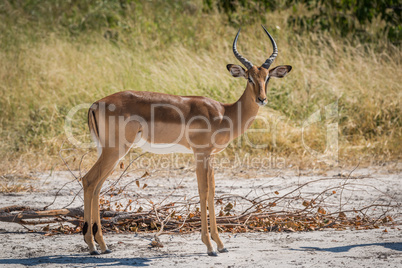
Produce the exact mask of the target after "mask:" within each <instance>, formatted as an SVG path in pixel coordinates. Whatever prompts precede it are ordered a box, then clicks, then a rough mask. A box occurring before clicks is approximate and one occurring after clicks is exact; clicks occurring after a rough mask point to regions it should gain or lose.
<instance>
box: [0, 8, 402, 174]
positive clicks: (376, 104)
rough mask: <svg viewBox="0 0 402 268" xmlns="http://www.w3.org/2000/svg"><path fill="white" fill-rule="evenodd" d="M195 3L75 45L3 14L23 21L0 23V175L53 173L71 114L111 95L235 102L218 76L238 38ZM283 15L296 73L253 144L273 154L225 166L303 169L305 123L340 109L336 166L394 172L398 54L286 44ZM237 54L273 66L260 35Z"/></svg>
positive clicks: (323, 38) (245, 34)
mask: <svg viewBox="0 0 402 268" xmlns="http://www.w3.org/2000/svg"><path fill="white" fill-rule="evenodd" d="M197 3H198V2H197ZM197 3H195V4H194V6H192V7H187V9H185V11H186V12H184V13H180V16H178V14H176V13H177V12H179V11H175V10H174V9H165V11H164V12H165V13H166V14H165V13H163V14H162V13H161V12H162V11H157V12H154V11H155V10H154V8H153V7H152V5H151V4H147V3H143V6H142V9H141V11H138V10H135V11H133V12H134V13H136V14H137V16H136V17H134V18H132V19H130V20H128V19H127V20H125V21H124V22H125V25H126V26H127V27H126V28H124V27H120V28H119V27H117V28H113V29H111V30H110V29H107V28H106V27H103V28H102V27H100V29H99V30H95V31H87V32H85V34H80V35H74V36H71V35H69V34H67V33H66V32H65V30H64V28H60V27H58V26H57V27H54V28H51V27H47V26H46V25H44V22H43V21H42V22H41V21H38V22H36V23H31V24H30V23H29V19H28V18H26V17H24V14H23V13H22V11H21V10H20V9H17V8H16V9H12V8H11V7H7V5H3V6H0V7H1V8H2V9H3V10H9V11H10V10H11V11H12V12H11V11H10V12H11V13H12V14H14V15H15V16H17V17H18V16H20V17H18V20H17V19H15V20H14V19H12V18H11V17H10V16H9V15H7V14H4V13H0V21H1V22H0V31H1V32H2V36H1V38H0V62H1V65H0V80H1V84H0V106H1V109H0V124H1V130H0V137H1V139H0V156H1V157H2V158H3V159H4V161H1V164H0V170H1V172H2V173H15V172H17V173H18V172H20V171H21V170H28V169H31V170H32V169H51V168H57V167H58V165H60V164H61V161H60V159H59V158H58V151H59V149H60V147H61V144H62V142H63V141H64V140H65V134H64V129H63V126H64V118H65V116H66V114H67V113H68V111H69V110H70V109H71V108H72V107H74V106H76V105H78V104H81V103H92V102H93V101H95V100H97V99H99V98H101V97H103V96H105V95H108V94H111V93H114V92H117V91H122V90H147V91H158V92H166V93H171V94H181V95H203V96H207V97H211V98H214V99H217V100H219V101H222V102H233V101H235V100H236V99H237V98H238V97H239V96H240V95H241V93H242V91H243V90H244V87H245V81H244V80H240V79H234V78H232V77H231V76H230V75H229V74H228V72H227V70H226V67H225V66H226V64H228V63H237V60H236V59H235V58H234V56H233V53H232V51H231V43H232V40H233V37H234V35H235V32H236V29H235V28H234V27H231V26H230V25H227V23H226V20H225V17H224V16H223V15H220V14H217V13H214V12H212V13H210V14H206V13H202V12H201V11H200V7H199V3H198V4H197ZM197 5H198V6H197ZM138 12H140V13H138ZM175 12H176V13H175ZM11 13H10V14H11ZM138 14H140V15H138ZM289 15H290V12H285V11H277V12H273V13H269V14H267V15H266V20H267V21H269V22H270V23H269V27H270V31H271V32H272V34H273V35H274V36H275V38H276V40H277V43H278V46H279V49H280V54H279V57H278V58H277V60H276V64H277V65H279V64H290V65H292V66H293V67H294V68H293V70H292V72H291V74H290V75H289V76H287V77H286V78H284V79H281V80H279V79H277V80H272V81H271V82H270V86H269V88H270V93H269V99H270V103H269V105H268V107H267V108H262V109H261V111H260V114H261V116H263V117H266V118H268V122H269V125H270V126H271V128H269V131H268V132H267V133H265V134H264V135H259V136H258V135H255V134H253V135H254V136H253V139H254V140H255V141H256V142H264V143H268V145H269V146H268V148H266V149H264V150H256V149H252V148H250V146H248V145H247V144H246V143H244V142H242V143H240V144H241V145H240V146H238V144H239V142H235V143H234V144H235V145H233V146H231V147H230V148H229V150H227V151H226V152H225V153H223V155H224V156H231V155H233V153H234V152H240V153H252V154H266V153H267V152H268V151H274V152H275V153H276V154H277V155H281V156H284V157H293V158H294V159H298V160H300V159H305V158H307V156H308V153H307V152H306V150H305V148H304V147H303V144H302V142H301V125H302V123H303V121H304V120H306V119H307V118H308V117H309V116H310V115H311V114H312V113H314V112H315V111H317V110H319V109H321V111H323V108H324V107H325V106H326V105H328V104H331V103H333V102H335V101H338V105H339V121H338V122H339V147H340V148H339V149H340V151H339V152H340V160H341V161H344V162H343V163H349V164H352V163H355V162H358V161H361V160H362V159H365V160H367V163H373V161H374V163H378V162H379V161H390V160H397V161H399V159H400V152H401V151H402V148H401V143H400V140H401V136H402V135H401V134H402V133H401V118H400V116H401V109H400V107H401V94H402V90H401V85H402V76H400V75H398V74H399V73H401V71H402V70H401V55H402V53H401V49H400V48H399V47H394V46H392V45H388V44H386V43H380V44H377V45H365V44H356V43H353V44H351V43H348V42H347V41H346V40H340V39H338V38H336V37H331V36H329V35H327V34H325V33H309V34H307V35H305V36H298V35H294V34H293V31H292V29H290V28H288V26H287V24H286V19H287V17H288V16H289ZM173 16H175V19H173ZM24 18H25V19H26V20H27V21H25V20H24ZM49 28H50V29H49ZM127 28H128V30H127ZM108 31H109V32H110V33H112V34H118V39H117V40H107V39H105V37H104V35H103V33H105V32H108ZM239 50H240V51H241V53H242V54H244V55H246V56H247V58H249V59H250V60H251V61H252V62H254V63H255V64H260V63H262V62H263V61H264V60H265V58H266V57H267V56H268V55H269V52H270V50H271V48H270V45H269V41H268V39H267V38H266V36H264V33H263V31H262V30H261V28H260V26H259V24H258V23H252V24H250V25H244V27H243V28H242V34H241V36H240V40H239ZM74 120H75V121H74V124H73V126H74V129H75V132H76V133H77V135H81V136H82V137H83V138H84V139H88V137H87V135H86V134H87V132H88V131H87V128H86V111H85V110H82V111H80V113H78V114H77V116H76V117H75V118H74ZM276 122H277V124H276ZM275 124H276V125H277V127H276V128H273V127H272V126H274V125H275ZM261 125H263V124H262V122H256V123H255V127H258V126H261ZM273 129H276V131H274V130H273ZM325 131H326V128H325V122H324V121H322V122H320V123H319V124H316V125H314V126H312V127H311V128H310V129H309V131H308V135H307V138H306V144H308V146H310V147H311V148H314V149H316V150H318V151H321V152H323V151H324V150H325V135H326V134H325V133H326V132H325ZM273 136H275V137H273ZM273 140H275V144H274V142H273Z"/></svg>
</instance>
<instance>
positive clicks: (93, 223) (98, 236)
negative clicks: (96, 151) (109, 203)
mask: <svg viewBox="0 0 402 268" xmlns="http://www.w3.org/2000/svg"><path fill="white" fill-rule="evenodd" d="M119 159H120V157H119V153H118V152H114V151H111V149H104V150H103V152H102V154H101V155H100V157H99V159H98V161H97V162H96V163H95V165H94V166H93V167H92V168H91V169H90V171H89V172H88V173H87V175H85V176H84V178H83V179H82V183H83V186H84V227H83V234H84V241H85V242H86V243H87V245H88V248H89V252H90V253H91V255H99V254H100V253H99V252H98V251H97V250H96V247H95V243H94V238H95V241H96V242H97V243H98V244H99V246H100V248H101V251H102V253H110V251H109V250H108V248H107V246H106V243H105V241H104V239H103V236H102V226H101V222H100V215H99V192H100V189H101V187H102V184H103V182H104V181H105V180H106V178H107V177H108V176H109V175H110V173H112V171H113V168H114V167H115V166H116V163H117V161H118V160H119Z"/></svg>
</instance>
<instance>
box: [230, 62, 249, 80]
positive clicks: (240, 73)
mask: <svg viewBox="0 0 402 268" xmlns="http://www.w3.org/2000/svg"><path fill="white" fill-rule="evenodd" d="M226 68H227V69H228V71H229V72H230V74H231V75H232V76H233V77H244V78H246V70H244V69H243V67H241V66H240V65H235V64H228V65H226Z"/></svg>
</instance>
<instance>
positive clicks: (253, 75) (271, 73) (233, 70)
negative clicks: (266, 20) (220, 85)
mask: <svg viewBox="0 0 402 268" xmlns="http://www.w3.org/2000/svg"><path fill="white" fill-rule="evenodd" d="M261 26H262V25H261ZM262 28H264V31H265V32H266V34H267V35H268V37H269V39H270V40H271V43H272V46H273V49H274V51H273V52H272V54H271V56H270V57H269V58H268V59H267V60H266V61H265V62H264V63H263V64H262V65H261V66H260V67H257V66H253V64H252V63H251V62H250V61H248V60H247V59H246V58H244V57H243V56H242V55H240V53H239V52H238V51H237V39H238V38H239V34H240V29H239V31H238V32H237V35H236V37H235V39H234V41H233V53H234V55H235V56H236V58H237V59H238V60H239V61H240V62H241V63H242V64H243V65H244V66H246V68H247V70H245V69H244V68H243V67H241V66H240V65H235V64H228V65H227V66H226V68H227V69H228V70H229V72H230V74H231V75H232V76H233V77H243V78H245V79H247V81H248V82H247V86H248V87H251V88H252V90H253V92H254V94H255V101H256V102H257V104H258V105H260V106H263V105H265V104H267V103H268V101H267V85H268V81H269V79H270V78H271V77H277V78H282V77H284V76H285V75H286V74H287V73H288V72H290V71H291V70H292V66H290V65H280V66H276V67H274V68H272V69H269V67H270V66H271V64H272V62H273V61H274V60H275V58H276V56H278V47H277V46H276V43H275V40H274V39H273V38H272V36H271V35H270V34H269V32H268V31H267V29H265V27H264V26H262Z"/></svg>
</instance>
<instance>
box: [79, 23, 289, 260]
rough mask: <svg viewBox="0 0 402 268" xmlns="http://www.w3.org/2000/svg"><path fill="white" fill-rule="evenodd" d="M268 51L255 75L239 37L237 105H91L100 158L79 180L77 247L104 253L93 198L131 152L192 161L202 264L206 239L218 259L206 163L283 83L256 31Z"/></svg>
mask: <svg viewBox="0 0 402 268" xmlns="http://www.w3.org/2000/svg"><path fill="white" fill-rule="evenodd" d="M262 27H263V29H264V31H265V33H266V34H267V35H268V37H269V39H270V40H271V43H272V46H273V53H272V54H271V56H270V57H269V58H268V59H267V60H266V61H265V62H264V64H262V65H261V66H260V67H257V66H254V65H253V64H252V63H251V62H250V61H248V60H247V59H246V58H244V57H243V56H241V55H240V53H239V52H238V51H237V48H236V46H237V39H238V37H239V33H240V30H239V31H238V33H237V35H236V37H235V39H234V42H233V53H234V55H235V56H236V58H237V59H238V60H239V61H240V62H241V63H242V64H243V65H244V66H245V67H246V68H247V70H245V69H244V68H243V67H241V66H239V65H234V64H228V65H227V66H226V67H227V69H228V71H229V72H230V74H231V75H232V76H233V77H243V78H245V79H246V80H247V86H246V89H245V90H244V93H243V95H242V96H241V97H240V99H239V100H238V101H237V102H235V103H232V104H223V103H220V102H218V101H215V100H212V99H209V98H206V97H202V96H175V95H169V94H163V93H155V92H146V91H141V92H137V91H124V92H118V93H115V94H113V95H110V96H107V97H105V98H103V99H101V100H99V101H97V102H95V103H94V104H93V105H92V106H91V107H90V109H89V111H88V125H89V129H90V132H91V135H92V137H93V139H94V140H95V142H96V144H97V147H98V154H99V158H98V160H97V162H96V163H95V164H94V166H93V167H92V168H91V169H90V170H89V172H88V173H87V174H86V175H85V176H84V177H83V179H82V183H83V187H84V226H83V234H84V240H85V242H86V243H87V244H88V247H89V252H90V254H92V255H98V254H100V253H99V252H98V251H97V250H96V247H95V242H97V243H98V244H99V247H100V249H101V253H110V252H111V251H110V250H109V249H108V247H107V246H106V243H105V241H104V239H103V236H102V229H101V221H100V216H99V192H100V190H101V187H102V185H103V183H104V181H105V180H106V178H107V177H108V176H109V175H110V174H111V172H112V170H113V169H114V167H115V166H116V164H117V163H118V161H119V160H120V159H121V158H123V157H124V156H125V155H126V154H127V152H128V151H129V149H130V148H131V147H140V148H142V149H143V150H145V151H149V152H154V153H172V152H180V153H193V154H194V156H195V162H196V175H197V182H198V192H199V198H200V207H201V240H202V242H203V243H204V244H205V245H206V246H207V253H208V255H209V256H217V253H216V252H215V251H214V248H213V246H212V243H211V239H210V236H209V232H208V219H207V210H208V212H209V218H210V232H211V238H212V240H213V241H215V242H216V244H217V249H218V251H219V252H227V249H226V248H225V247H224V245H223V243H222V241H221V239H220V238H219V234H218V229H217V225H216V216H215V208H214V198H215V179H214V171H213V167H212V163H211V162H212V160H211V157H212V156H213V155H214V154H216V153H218V152H220V151H222V150H223V149H224V148H225V147H226V146H227V145H228V143H229V142H230V141H232V140H233V139H234V138H236V137H238V136H239V135H241V134H242V133H244V132H245V131H246V130H247V128H248V127H249V126H250V125H251V123H252V122H253V120H254V119H255V117H256V115H257V112H258V109H259V107H260V106H263V105H265V104H267V95H266V94H267V84H268V81H269V79H270V78H271V77H278V78H282V77H284V76H285V75H286V74H287V73H288V72H290V70H291V69H292V67H291V66H289V65H282V66H277V67H275V68H273V69H269V67H270V65H271V64H272V62H273V61H274V59H275V58H276V56H277V55H278V48H277V45H276V43H275V41H274V39H273V38H272V36H271V35H270V34H269V33H268V31H267V30H266V29H265V27H264V26H262Z"/></svg>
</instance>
